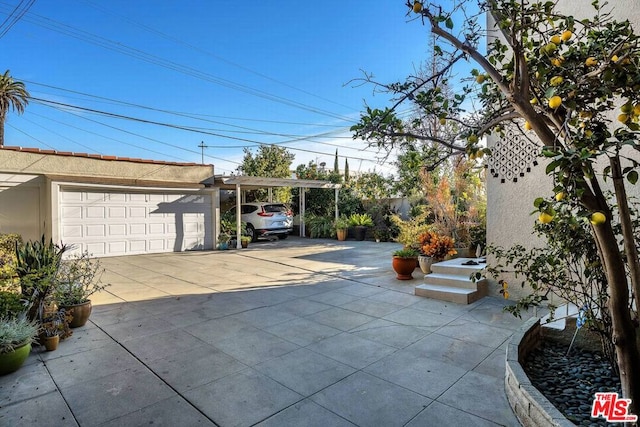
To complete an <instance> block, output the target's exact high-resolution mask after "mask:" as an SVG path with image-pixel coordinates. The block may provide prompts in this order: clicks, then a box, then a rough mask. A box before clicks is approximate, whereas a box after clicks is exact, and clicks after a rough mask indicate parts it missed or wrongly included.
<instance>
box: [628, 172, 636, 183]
mask: <svg viewBox="0 0 640 427" xmlns="http://www.w3.org/2000/svg"><path fill="white" fill-rule="evenodd" d="M627 181H629V182H630V183H631V184H633V185H635V184H636V182H638V172H637V171H631V172H629V173H628V174H627Z"/></svg>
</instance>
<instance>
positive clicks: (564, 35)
mask: <svg viewBox="0 0 640 427" xmlns="http://www.w3.org/2000/svg"><path fill="white" fill-rule="evenodd" d="M571 36H573V33H572V32H571V31H569V30H567V31H565V32H564V33H562V35H561V36H560V38H561V39H562V41H563V42H566V41H567V40H569V39H571Z"/></svg>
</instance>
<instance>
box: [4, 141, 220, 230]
mask: <svg viewBox="0 0 640 427" xmlns="http://www.w3.org/2000/svg"><path fill="white" fill-rule="evenodd" d="M61 184H64V185H66V186H73V185H80V186H94V187H96V186H97V187H100V188H107V189H116V190H120V191H129V190H132V191H143V190H145V189H155V190H156V191H169V192H171V191H173V192H183V191H189V192H206V193H208V194H212V195H213V197H212V203H213V206H212V207H211V209H212V212H215V213H216V214H215V215H213V216H212V222H213V223H212V224H211V226H210V230H212V231H211V233H213V236H214V240H215V236H217V234H218V229H219V224H218V221H219V215H218V213H217V211H218V210H219V207H218V206H217V205H216V203H218V200H219V199H218V190H217V189H214V188H205V185H204V184H211V185H212V184H213V165H198V164H191V163H171V162H161V161H152V160H138V159H119V158H116V157H112V156H89V155H86V154H85V155H78V154H72V153H57V152H49V151H41V150H38V149H20V148H18V147H0V233H19V234H20V235H22V237H23V238H24V239H25V240H34V239H39V238H40V236H42V235H43V234H44V235H45V236H46V238H53V239H54V241H58V240H59V238H58V237H59V236H58V234H59V226H60V218H59V217H58V215H59V207H58V200H57V195H58V192H59V191H60V190H59V187H60V185H61ZM207 186H209V185H207Z"/></svg>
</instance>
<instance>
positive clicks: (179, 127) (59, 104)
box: [29, 97, 377, 163]
mask: <svg viewBox="0 0 640 427" xmlns="http://www.w3.org/2000/svg"><path fill="white" fill-rule="evenodd" d="M29 99H30V100H32V101H34V102H35V103H39V104H41V105H45V106H50V107H57V109H59V110H60V111H65V112H66V111H67V110H68V109H72V110H77V111H85V112H90V113H94V114H98V115H102V116H106V117H110V118H116V119H124V120H130V121H134V122H139V123H145V124H152V125H157V126H162V127H167V128H172V129H177V130H183V131H187V132H192V133H199V134H204V135H211V136H216V137H219V138H224V139H231V140H235V141H242V142H248V143H250V144H257V145H271V146H274V145H278V144H284V143H292V142H298V141H299V140H303V139H304V138H301V139H299V140H293V141H284V142H283V141H281V142H275V143H266V142H262V141H256V140H252V139H247V138H240V137H235V136H229V135H224V134H220V133H216V132H209V131H205V130H199V129H194V128H191V127H188V126H182V125H175V124H169V123H163V122H158V121H155V120H147V119H141V118H137V117H131V116H125V115H122V114H116V113H111V112H106V111H100V110H96V109H93V108H86V107H79V106H75V105H71V104H67V103H63V102H57V101H51V100H46V99H42V98H37V97H30V98H29ZM121 131H123V132H128V131H124V130H121ZM137 136H141V135H137ZM141 137H143V136H141ZM143 138H145V137H143ZM156 142H159V141H157V140H156ZM164 144H166V145H170V146H173V147H174V148H179V147H178V146H175V145H173V144H167V143H164ZM210 147H212V148H240V147H235V146H232V147H229V146H210ZM242 148H245V146H242ZM287 148H288V149H290V150H294V151H302V152H307V153H313V154H320V155H323V156H329V155H333V154H331V153H325V152H321V151H315V150H309V149H304V148H298V147H287ZM180 149H183V150H186V151H189V152H192V153H195V151H193V150H187V149H184V148H180ZM196 154H199V153H196ZM344 157H348V158H349V159H354V160H363V161H367V162H373V163H377V162H376V161H375V160H371V159H366V158H362V157H355V156H344Z"/></svg>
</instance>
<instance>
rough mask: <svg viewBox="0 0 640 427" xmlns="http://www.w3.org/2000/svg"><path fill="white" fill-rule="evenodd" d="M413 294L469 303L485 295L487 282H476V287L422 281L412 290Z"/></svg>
mask: <svg viewBox="0 0 640 427" xmlns="http://www.w3.org/2000/svg"><path fill="white" fill-rule="evenodd" d="M414 293H415V295H417V296H420V297H426V298H433V299H437V300H441V301H449V302H455V303H458V304H471V303H472V302H475V301H477V300H479V299H480V298H482V297H484V296H486V295H487V284H486V282H485V283H478V289H477V290H476V289H468V288H457V287H451V286H439V285H430V284H427V283H424V284H422V285H418V286H416V287H415V290H414Z"/></svg>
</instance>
